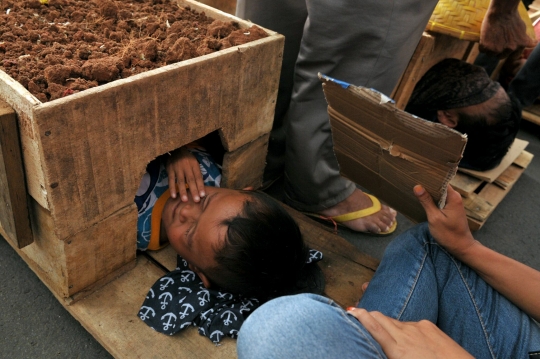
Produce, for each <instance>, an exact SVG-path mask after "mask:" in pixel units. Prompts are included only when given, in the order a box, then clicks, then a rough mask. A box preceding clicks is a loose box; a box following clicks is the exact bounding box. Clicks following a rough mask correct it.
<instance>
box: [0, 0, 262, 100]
mask: <svg viewBox="0 0 540 359" xmlns="http://www.w3.org/2000/svg"><path fill="white" fill-rule="evenodd" d="M42 2H43V3H44V4H42ZM266 36H267V34H266V33H265V32H264V31H263V30H262V29H261V28H258V27H256V26H253V27H252V28H250V29H240V28H239V26H238V24H237V23H234V22H222V21H219V20H214V19H212V18H210V17H208V16H206V15H205V14H204V13H198V12H196V11H194V10H191V9H189V8H184V7H179V6H178V5H176V3H174V2H173V1H169V0H135V1H119V0H91V1H84V0H41V1H39V0H7V1H6V0H4V1H2V2H0V69H1V70H3V71H5V72H6V73H8V74H9V75H10V76H11V77H13V78H14V79H15V80H17V81H18V82H20V83H21V84H22V85H23V86H24V87H26V88H27V89H28V90H29V91H30V92H31V93H32V94H33V95H34V96H36V97H37V98H38V99H39V100H40V101H42V102H47V101H49V100H54V99H57V98H60V97H64V96H67V95H70V94H72V93H75V92H79V91H83V90H85V89H88V88H92V87H95V86H98V85H101V84H104V83H108V82H111V81H114V80H117V79H122V78H126V77H129V76H132V75H135V74H138V73H141V72H145V71H148V70H152V69H155V68H158V67H161V66H164V65H168V64H172V63H175V62H179V61H183V60H187V59H191V58H194V57H197V56H202V55H206V54H209V53H212V52H215V51H219V50H222V49H226V48H228V47H231V46H236V45H240V44H243V43H246V42H249V41H253V40H257V39H260V38H262V37H266Z"/></svg>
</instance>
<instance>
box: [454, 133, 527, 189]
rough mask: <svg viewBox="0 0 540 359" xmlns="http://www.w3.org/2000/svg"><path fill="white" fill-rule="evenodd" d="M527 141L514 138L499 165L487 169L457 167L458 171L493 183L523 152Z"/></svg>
mask: <svg viewBox="0 0 540 359" xmlns="http://www.w3.org/2000/svg"><path fill="white" fill-rule="evenodd" d="M528 144H529V142H527V141H524V140H520V139H519V138H516V139H515V140H514V143H512V146H510V148H509V149H508V152H507V153H506V155H505V156H504V158H503V159H502V161H501V163H499V165H498V166H497V167H495V168H493V169H491V170H489V171H483V172H480V171H473V170H468V169H466V168H459V171H460V172H463V173H467V174H469V175H471V176H473V177H476V178H479V179H481V180H484V181H486V182H489V183H493V181H495V180H496V179H497V178H498V177H499V176H500V175H501V174H502V173H503V172H504V171H505V170H506V169H507V168H508V167H510V165H511V164H512V163H514V161H515V160H516V158H518V156H519V155H520V154H521V152H523V150H524V149H525V148H526V147H527V145H528Z"/></svg>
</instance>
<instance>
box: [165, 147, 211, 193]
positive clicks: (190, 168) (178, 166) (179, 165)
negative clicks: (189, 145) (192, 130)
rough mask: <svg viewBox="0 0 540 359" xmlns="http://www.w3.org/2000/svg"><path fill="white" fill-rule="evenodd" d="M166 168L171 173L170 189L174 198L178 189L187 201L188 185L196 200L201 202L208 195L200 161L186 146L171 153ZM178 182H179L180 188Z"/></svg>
mask: <svg viewBox="0 0 540 359" xmlns="http://www.w3.org/2000/svg"><path fill="white" fill-rule="evenodd" d="M166 169H167V174H168V175H169V190H170V192H171V197H172V198H176V194H177V193H176V191H177V190H178V191H179V192H180V199H181V200H182V202H187V201H188V196H187V191H186V185H187V187H188V188H189V191H190V193H191V196H192V197H193V200H194V201H195V202H199V201H200V200H201V198H202V197H204V196H205V195H206V193H205V192H204V182H203V177H202V173H201V168H200V167H199V162H198V161H197V159H196V158H195V156H194V155H193V154H192V153H191V152H189V151H188V150H187V149H185V148H184V147H181V148H179V149H177V150H175V151H174V152H172V153H171V156H170V157H169V158H168V160H167V163H166ZM176 184H178V188H177V186H176Z"/></svg>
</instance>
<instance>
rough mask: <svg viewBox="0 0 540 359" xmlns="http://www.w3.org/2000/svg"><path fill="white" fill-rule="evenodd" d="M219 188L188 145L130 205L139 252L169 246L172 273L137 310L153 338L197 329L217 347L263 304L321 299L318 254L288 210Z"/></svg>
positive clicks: (216, 176)
mask: <svg viewBox="0 0 540 359" xmlns="http://www.w3.org/2000/svg"><path fill="white" fill-rule="evenodd" d="M220 182H221V170H220V167H219V166H218V165H217V164H216V163H215V162H214V160H213V159H212V157H211V156H210V155H209V154H208V153H207V152H206V151H205V150H204V148H201V147H200V146H197V145H194V144H192V145H189V146H186V147H182V148H180V149H178V150H175V151H174V152H172V153H171V154H170V155H164V156H162V157H159V158H157V159H156V160H154V161H152V162H151V163H150V164H149V165H148V166H147V173H146V174H145V175H144V177H143V179H142V181H141V185H140V188H139V190H138V191H137V195H136V197H135V203H136V204H137V208H138V210H139V219H138V223H137V247H138V249H139V250H143V251H144V250H147V249H148V250H156V249H160V248H162V247H164V246H165V245H167V243H168V244H170V245H171V247H172V248H173V249H174V250H175V252H176V253H177V254H178V258H177V268H176V270H174V271H172V272H170V273H168V274H167V275H165V276H164V277H162V278H160V279H159V280H158V281H157V282H156V283H155V284H154V285H153V286H152V288H151V289H150V291H149V293H148V295H147V297H146V299H145V301H144V303H143V305H142V307H141V309H140V311H139V318H140V319H142V320H143V321H144V322H145V323H146V324H148V325H149V326H150V327H152V328H153V329H155V330H156V331H158V332H162V333H165V334H170V335H172V334H174V333H176V332H178V331H179V330H181V329H183V328H185V327H188V326H190V325H195V326H198V327H199V333H200V334H201V335H205V336H207V337H208V338H210V339H211V340H212V341H213V342H215V343H218V342H219V341H220V340H221V339H222V338H223V337H224V336H230V337H233V338H235V337H236V335H237V333H238V330H239V329H240V326H241V324H242V322H243V320H244V319H245V318H247V316H248V315H249V314H250V313H251V312H252V311H253V310H254V309H255V308H256V307H258V305H260V304H262V303H264V302H265V301H267V300H269V299H272V298H275V297H278V296H281V295H286V294H292V293H299V292H321V291H322V284H321V280H322V277H321V275H320V271H319V269H318V266H317V265H316V264H314V263H315V262H317V261H318V260H320V259H321V258H322V254H321V253H320V252H318V251H315V250H309V249H308V248H307V247H306V245H305V244H304V241H303V238H302V234H301V232H300V229H299V227H298V225H297V223H296V222H295V221H294V219H293V218H292V217H291V216H290V215H289V214H288V213H287V211H286V210H285V209H284V208H283V207H282V206H281V205H280V204H279V203H277V202H276V201H275V200H274V199H272V198H270V197H269V196H267V195H266V194H264V193H262V192H257V191H252V190H249V189H245V190H241V191H239V190H232V189H227V188H219V185H220Z"/></svg>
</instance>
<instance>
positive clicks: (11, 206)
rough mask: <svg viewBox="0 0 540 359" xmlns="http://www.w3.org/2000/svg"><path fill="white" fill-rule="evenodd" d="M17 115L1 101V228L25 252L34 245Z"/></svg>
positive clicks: (8, 238) (7, 237)
mask: <svg viewBox="0 0 540 359" xmlns="http://www.w3.org/2000/svg"><path fill="white" fill-rule="evenodd" d="M26 193H27V191H26V180H25V178H24V170H23V162H22V154H21V144H20V142H19V131H18V129H17V116H16V115H15V111H14V110H13V109H12V108H11V106H9V105H8V104H7V103H6V102H5V101H2V100H0V227H2V228H3V231H4V233H5V234H6V239H7V240H10V241H12V243H13V244H14V245H15V246H16V247H18V248H23V247H25V246H27V245H29V244H31V243H32V242H33V241H34V237H33V235H32V228H31V226H30V216H29V212H28V205H27V199H26Z"/></svg>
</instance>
